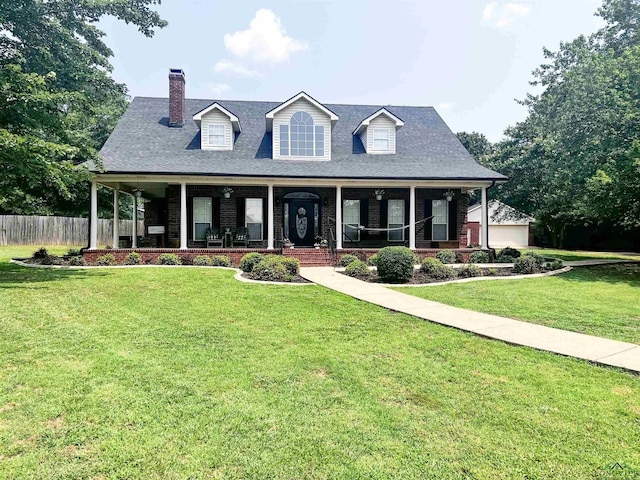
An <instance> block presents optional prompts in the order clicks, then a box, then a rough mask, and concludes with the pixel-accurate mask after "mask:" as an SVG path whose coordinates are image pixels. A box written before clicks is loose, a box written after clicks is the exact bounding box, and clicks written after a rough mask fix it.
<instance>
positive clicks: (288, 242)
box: [282, 238, 294, 248]
mask: <svg viewBox="0 0 640 480" xmlns="http://www.w3.org/2000/svg"><path fill="white" fill-rule="evenodd" d="M282 243H283V244H284V246H285V247H289V248H293V246H294V243H293V242H292V241H291V240H289V239H288V238H284V239H283V240H282Z"/></svg>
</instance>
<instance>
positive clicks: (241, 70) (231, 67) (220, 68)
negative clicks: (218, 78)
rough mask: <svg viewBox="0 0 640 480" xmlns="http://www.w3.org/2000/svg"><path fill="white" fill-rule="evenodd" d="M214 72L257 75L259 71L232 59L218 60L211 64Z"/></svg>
mask: <svg viewBox="0 0 640 480" xmlns="http://www.w3.org/2000/svg"><path fill="white" fill-rule="evenodd" d="M213 71H214V72H216V73H226V74H229V75H231V76H234V77H257V76H259V75H260V72H258V71H256V70H253V69H251V68H248V67H246V66H244V65H243V64H241V63H238V62H234V61H232V60H226V59H224V60H220V61H218V62H216V64H215V65H214V66H213Z"/></svg>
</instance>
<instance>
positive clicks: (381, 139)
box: [373, 128, 391, 151]
mask: <svg viewBox="0 0 640 480" xmlns="http://www.w3.org/2000/svg"><path fill="white" fill-rule="evenodd" d="M390 138H391V131H390V130H389V129H388V128H374V129H373V149H374V150H381V151H385V150H390V148H389V143H390V142H389V140H390Z"/></svg>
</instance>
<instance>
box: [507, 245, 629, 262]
mask: <svg viewBox="0 0 640 480" xmlns="http://www.w3.org/2000/svg"><path fill="white" fill-rule="evenodd" d="M498 250H500V249H498ZM522 252H523V253H525V252H536V253H538V254H539V255H542V256H544V257H552V258H559V259H560V260H565V261H575V260H635V261H638V260H640V256H639V255H625V254H622V253H615V252H586V251H578V250H555V249H551V248H538V249H535V250H526V249H525V250H522Z"/></svg>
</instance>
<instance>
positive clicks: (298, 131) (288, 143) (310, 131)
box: [280, 112, 324, 157]
mask: <svg viewBox="0 0 640 480" xmlns="http://www.w3.org/2000/svg"><path fill="white" fill-rule="evenodd" d="M280 155H283V156H287V155H290V156H292V157H313V156H316V157H322V156H324V126H322V125H315V126H314V124H313V118H312V117H311V115H309V114H308V113H307V112H296V113H294V114H293V115H292V116H291V120H290V122H289V124H288V125H287V124H281V125H280Z"/></svg>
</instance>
